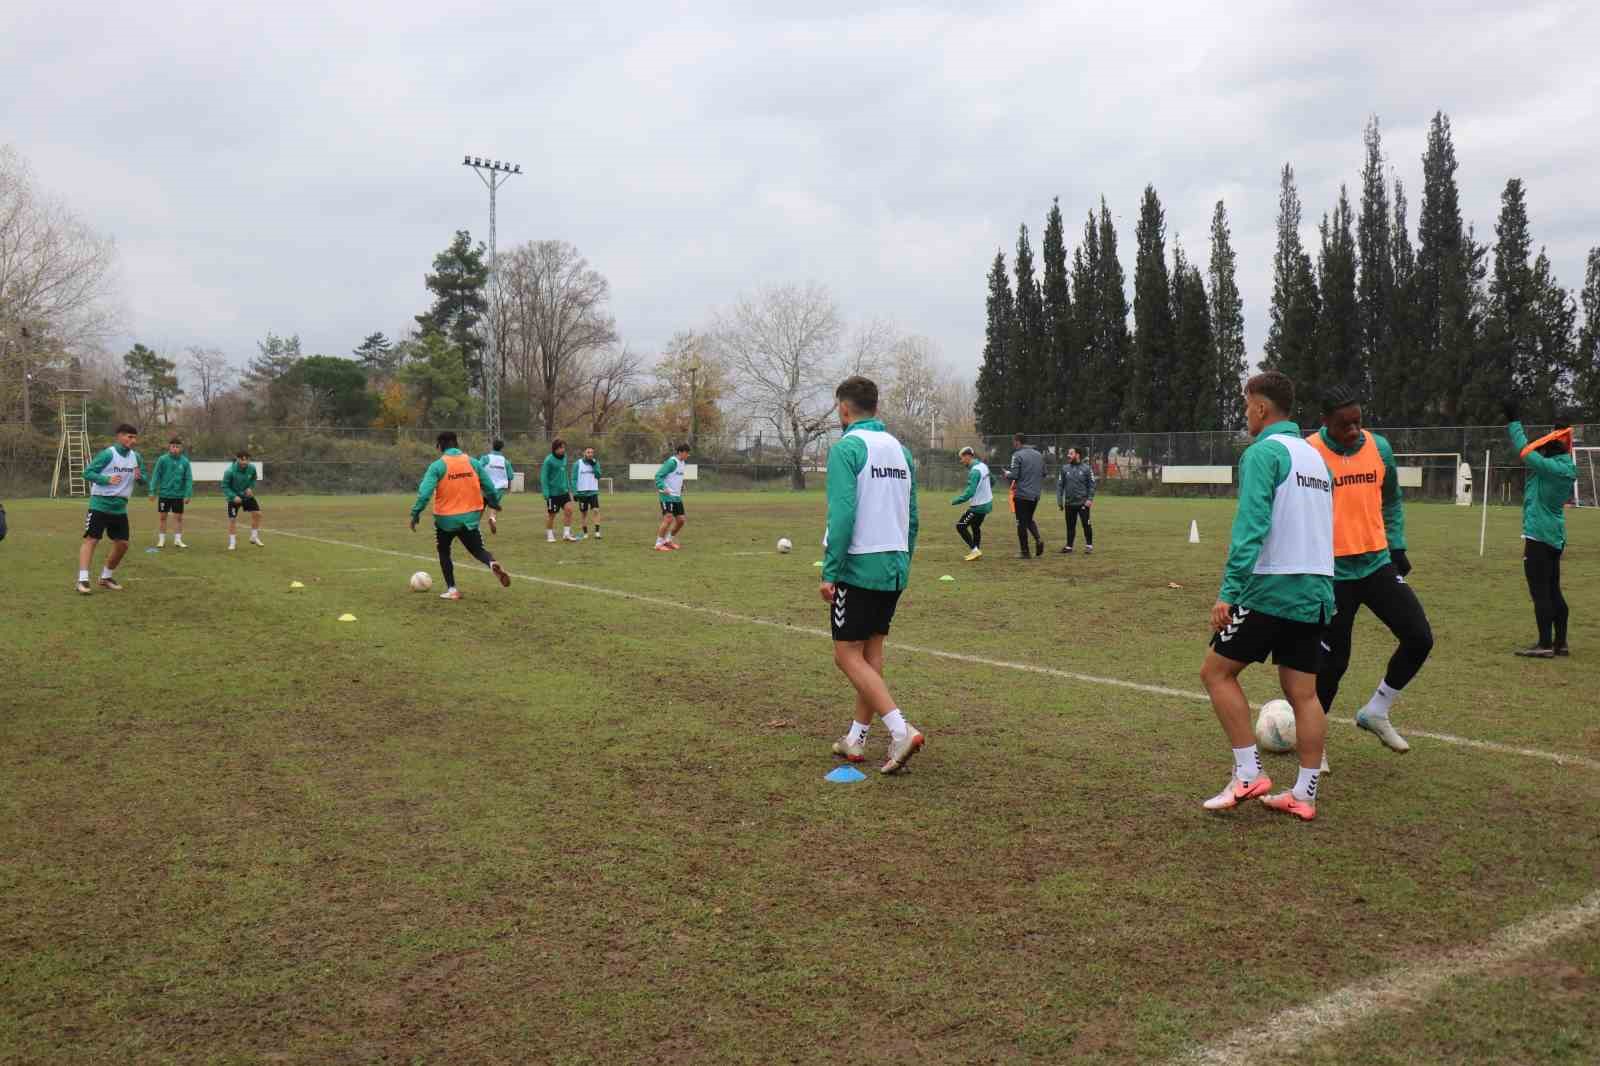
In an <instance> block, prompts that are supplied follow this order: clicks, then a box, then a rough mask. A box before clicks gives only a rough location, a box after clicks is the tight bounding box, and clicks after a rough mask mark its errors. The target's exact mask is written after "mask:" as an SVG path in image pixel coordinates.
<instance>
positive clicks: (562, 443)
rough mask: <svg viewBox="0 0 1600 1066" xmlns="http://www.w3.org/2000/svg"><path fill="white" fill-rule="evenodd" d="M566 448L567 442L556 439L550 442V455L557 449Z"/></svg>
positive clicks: (559, 438)
mask: <svg viewBox="0 0 1600 1066" xmlns="http://www.w3.org/2000/svg"><path fill="white" fill-rule="evenodd" d="M566 446H567V442H566V441H565V440H564V439H562V438H561V437H557V438H556V439H555V440H553V441H551V442H550V454H551V455H554V454H555V453H556V449H557V448H565V447H566Z"/></svg>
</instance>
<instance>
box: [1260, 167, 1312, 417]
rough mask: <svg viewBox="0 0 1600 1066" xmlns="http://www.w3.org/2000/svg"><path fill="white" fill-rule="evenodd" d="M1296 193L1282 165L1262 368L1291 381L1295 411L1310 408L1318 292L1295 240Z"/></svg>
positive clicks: (1307, 257)
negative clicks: (1297, 401)
mask: <svg viewBox="0 0 1600 1066" xmlns="http://www.w3.org/2000/svg"><path fill="white" fill-rule="evenodd" d="M1300 212H1301V208H1300V193H1299V191H1298V190H1297V189H1296V188H1295V182H1294V167H1293V166H1291V165H1290V164H1288V163H1285V164H1284V165H1283V172H1282V175H1281V177H1280V182H1279V190H1278V227H1277V228H1278V241H1277V249H1276V251H1275V252H1274V253H1273V257H1272V308H1271V312H1270V315H1269V318H1270V324H1269V325H1268V327H1267V342H1266V344H1265V346H1264V347H1263V356H1262V360H1261V364H1262V366H1263V367H1265V368H1266V369H1269V370H1277V371H1280V372H1282V373H1284V374H1287V375H1289V377H1290V378H1292V379H1293V380H1294V383H1295V392H1296V396H1297V397H1298V398H1299V400H1300V407H1301V408H1302V409H1304V408H1305V407H1307V406H1313V407H1314V406H1315V399H1316V379H1317V377H1318V374H1317V318H1318V303H1319V301H1318V294H1317V279H1316V273H1315V271H1314V270H1313V269H1312V266H1311V256H1310V255H1308V254H1307V253H1306V250H1305V246H1304V245H1303V244H1302V243H1301V241H1300Z"/></svg>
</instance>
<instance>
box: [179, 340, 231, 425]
mask: <svg viewBox="0 0 1600 1066" xmlns="http://www.w3.org/2000/svg"><path fill="white" fill-rule="evenodd" d="M188 355H189V358H188V359H187V360H186V361H185V363H184V369H186V370H187V371H189V374H190V376H191V377H193V378H194V384H195V388H194V390H193V395H194V396H196V397H197V398H198V399H199V400H200V410H201V413H202V414H203V415H204V416H205V422H206V428H207V429H208V430H209V429H214V428H216V427H215V420H216V413H217V401H218V400H220V399H221V398H222V394H223V393H224V392H225V391H227V389H228V386H229V385H230V384H231V383H232V381H233V375H234V369H233V367H231V366H229V365H228V357H227V356H225V355H223V354H222V352H221V351H220V350H219V349H216V348H201V347H199V346H198V345H191V346H190V347H189V348H188Z"/></svg>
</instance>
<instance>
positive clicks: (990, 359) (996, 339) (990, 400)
mask: <svg viewBox="0 0 1600 1066" xmlns="http://www.w3.org/2000/svg"><path fill="white" fill-rule="evenodd" d="M985 311H986V314H987V316H988V325H987V326H986V327H985V329H984V342H983V361H982V362H981V363H980V364H979V365H978V384H977V390H976V391H977V398H976V400H975V401H974V403H973V417H974V419H975V421H976V422H977V425H978V432H979V433H982V434H985V435H987V436H994V435H998V434H1000V433H1004V432H1005V426H1006V423H1007V420H1008V419H1009V417H1010V415H1009V412H1008V410H1007V402H1008V399H1009V397H1008V396H1007V389H1008V388H1009V385H1010V376H1011V375H1010V360H1009V358H1008V354H1009V349H1010V343H1011V319H1012V318H1013V317H1014V316H1015V314H1016V305H1015V302H1014V301H1013V299H1012V297H1011V277H1010V275H1009V274H1007V273H1006V256H1005V253H1004V252H1001V251H996V252H995V253H994V264H993V265H992V266H991V267H990V268H989V297H988V300H987V301H986V304H985Z"/></svg>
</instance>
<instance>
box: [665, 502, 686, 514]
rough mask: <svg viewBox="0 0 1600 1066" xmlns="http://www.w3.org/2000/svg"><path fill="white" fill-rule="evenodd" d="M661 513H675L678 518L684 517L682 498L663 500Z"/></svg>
mask: <svg viewBox="0 0 1600 1066" xmlns="http://www.w3.org/2000/svg"><path fill="white" fill-rule="evenodd" d="M661 513H662V514H664V515H667V514H669V515H674V516H675V517H678V518H682V517H683V501H682V500H662V501H661Z"/></svg>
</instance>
